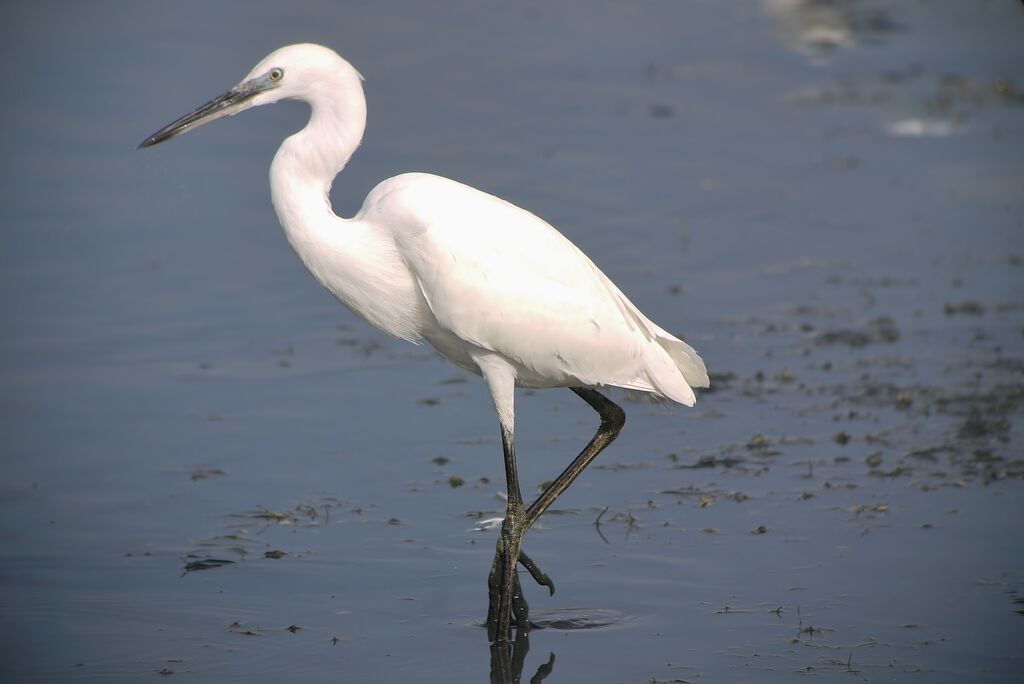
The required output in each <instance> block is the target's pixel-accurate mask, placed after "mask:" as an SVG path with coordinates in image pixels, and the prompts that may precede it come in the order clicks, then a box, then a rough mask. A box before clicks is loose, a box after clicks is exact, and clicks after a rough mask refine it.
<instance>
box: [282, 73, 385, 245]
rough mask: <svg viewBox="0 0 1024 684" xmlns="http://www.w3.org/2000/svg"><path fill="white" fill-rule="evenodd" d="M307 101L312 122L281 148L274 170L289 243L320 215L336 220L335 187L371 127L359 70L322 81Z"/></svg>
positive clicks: (306, 97)
mask: <svg viewBox="0 0 1024 684" xmlns="http://www.w3.org/2000/svg"><path fill="white" fill-rule="evenodd" d="M303 99H304V100H305V101H306V102H307V103H308V104H309V106H310V108H311V113H310V117H309V123H307V124H306V127H305V128H303V129H302V130H301V131H299V132H298V133H296V134H294V135H292V136H290V137H288V138H287V139H286V140H285V141H284V142H283V143H282V144H281V147H280V148H279V149H278V150H277V154H276V155H274V161H273V163H272V164H271V165H270V192H271V197H272V200H273V203H274V209H275V210H276V211H277V215H278V218H279V219H280V221H281V225H282V226H283V227H284V229H285V232H286V233H288V234H289V240H292V232H293V231H297V230H301V229H302V228H303V226H304V225H305V226H308V225H310V224H311V223H314V222H315V221H316V219H317V218H318V216H316V214H320V215H321V216H322V215H323V214H324V213H327V214H329V215H331V216H332V217H333V216H334V212H333V211H332V210H331V205H330V199H329V196H328V193H329V192H330V189H331V183H332V182H333V181H334V178H335V176H337V175H338V173H339V172H340V171H341V170H342V169H343V168H345V164H347V163H348V160H349V159H350V158H351V157H352V154H353V153H354V152H355V151H356V148H357V147H359V143H360V141H362V139H363V131H364V130H365V128H366V98H365V96H364V95H363V88H362V85H361V84H360V82H359V76H358V74H356V73H355V70H354V69H353V70H351V72H348V71H343V72H342V73H339V74H337V75H336V76H335V77H334V78H332V79H325V80H322V81H318V82H317V83H316V84H314V86H313V87H312V88H311V90H310V91H309V93H308V94H307V95H306V96H305V97H304V98H303ZM294 244H295V243H294V241H293V245H294Z"/></svg>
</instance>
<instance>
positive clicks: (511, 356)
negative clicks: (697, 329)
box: [383, 174, 703, 404]
mask: <svg viewBox="0 0 1024 684" xmlns="http://www.w3.org/2000/svg"><path fill="white" fill-rule="evenodd" d="M399 178H402V177H399ZM383 204H386V205H387V206H386V208H385V209H384V213H385V214H386V216H387V218H388V220H389V221H390V223H391V227H392V231H393V234H394V236H395V244H396V245H397V247H398V249H399V252H400V253H401V255H402V258H403V259H405V261H406V263H407V264H408V265H409V267H410V270H411V271H412V272H413V273H414V276H415V278H416V280H417V282H418V283H419V286H420V288H421V290H422V292H423V295H424V298H425V299H426V301H427V303H428V305H429V307H430V309H431V312H432V313H433V315H434V317H435V318H436V319H437V321H438V323H439V324H440V325H441V326H442V328H444V329H445V330H446V331H448V332H450V333H452V334H454V335H455V336H457V337H458V338H459V339H461V340H463V341H464V342H466V343H468V344H470V345H473V346H475V347H477V348H480V349H484V350H488V351H492V352H496V353H498V354H501V355H502V356H504V357H505V358H506V359H508V360H509V361H510V362H511V363H512V364H513V365H514V366H515V367H516V368H517V371H518V373H519V377H520V380H521V381H522V382H523V383H524V384H536V385H544V384H550V385H562V384H574V383H582V384H587V385H605V384H607V385H617V386H621V387H628V388H635V389H640V390H645V391H653V392H658V393H659V394H663V395H665V396H668V397H669V398H672V399H674V400H676V401H680V402H682V403H687V404H692V403H693V392H692V390H690V387H689V385H688V384H687V383H686V382H685V380H684V378H683V375H682V373H681V371H680V369H679V368H677V364H676V363H675V362H674V361H673V358H672V355H671V353H670V352H668V351H667V350H666V349H665V348H664V347H663V346H662V345H661V344H659V343H658V341H657V338H658V333H661V334H663V335H664V336H665V337H667V338H669V339H672V340H675V338H672V337H671V336H670V335H668V334H667V333H665V332H664V331H663V330H661V329H660V328H658V327H657V326H656V325H654V324H653V323H651V322H650V321H649V320H648V319H647V318H646V317H644V316H643V314H642V313H640V312H639V311H638V310H637V309H636V307H634V306H633V305H632V304H631V303H630V302H629V300H628V299H626V297H625V296H624V295H623V294H622V293H621V292H620V291H619V290H618V288H616V287H615V285H614V284H612V283H611V281H610V280H609V279H608V278H607V277H605V275H604V274H603V273H601V271H600V270H599V269H598V268H597V266H595V265H594V263H593V262H592V261H591V260H590V259H589V258H588V257H587V256H586V255H585V254H583V252H581V251H580V250H579V249H578V248H577V247H576V246H575V245H573V244H572V243H571V242H570V241H569V240H567V239H566V238H565V237H564V236H563V235H562V234H561V233H559V232H558V231H557V230H555V229H554V228H553V227H551V226H550V225H549V224H547V223H546V222H544V221H543V220H541V219H539V218H538V217H536V216H534V215H533V214H531V213H529V212H527V211H524V210H523V209H520V208H518V207H516V206H514V205H512V204H509V203H507V202H505V201H504V200H501V199H498V198H496V197H493V196H491V195H487V194H485V193H482V192H480V191H478V190H475V189H473V188H470V187H468V186H465V185H462V184H459V183H456V182H454V181H449V180H447V179H442V178H439V177H436V176H421V175H418V174H417V175H416V177H415V178H412V179H409V180H408V181H407V182H406V183H405V184H404V185H402V186H401V187H399V188H398V191H397V192H393V193H391V196H390V198H389V199H388V200H387V201H386V202H384V203H383ZM676 342H679V341H678V340H676ZM679 344H684V343H682V342H679ZM684 346H685V345H684ZM687 348H688V347H687ZM691 351H692V350H691ZM694 356H695V357H696V353H695V352H694ZM696 358H697V359H698V361H699V357H696ZM701 368H703V364H701Z"/></svg>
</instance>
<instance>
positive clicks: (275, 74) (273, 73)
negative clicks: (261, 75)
mask: <svg viewBox="0 0 1024 684" xmlns="http://www.w3.org/2000/svg"><path fill="white" fill-rule="evenodd" d="M269 76H270V80H271V81H280V80H281V79H282V78H284V69H282V68H280V67H274V68H273V69H271V70H270V74H269Z"/></svg>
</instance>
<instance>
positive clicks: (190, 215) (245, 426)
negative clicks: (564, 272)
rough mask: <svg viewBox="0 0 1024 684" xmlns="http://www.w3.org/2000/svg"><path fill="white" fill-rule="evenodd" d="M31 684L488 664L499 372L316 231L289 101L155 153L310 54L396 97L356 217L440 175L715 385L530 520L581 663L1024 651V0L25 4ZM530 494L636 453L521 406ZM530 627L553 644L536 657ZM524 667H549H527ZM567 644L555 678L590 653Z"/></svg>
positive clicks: (448, 670)
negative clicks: (664, 335) (303, 248)
mask: <svg viewBox="0 0 1024 684" xmlns="http://www.w3.org/2000/svg"><path fill="white" fill-rule="evenodd" d="M0 19H2V21H0V37H2V39H0V56H2V63H3V64H4V66H5V76H6V78H5V86H6V87H5V89H4V90H5V101H4V105H3V108H2V110H0V117H2V126H0V136H2V139H3V150H4V153H3V155H2V156H0V173H2V183H0V231H2V232H0V239H2V247H0V322H2V330H3V333H2V335H0V407H2V410H0V432H2V434H3V440H2V442H0V444H2V446H0V466H2V473H3V476H2V477H0V531H2V535H3V536H2V538H3V545H2V551H0V553H2V562H0V578H2V581H0V607H2V610H0V615H2V617H0V634H2V642H3V644H4V657H3V658H2V659H0V675H2V677H3V679H4V680H5V681H96V682H100V681H103V682H107V681H144V680H145V679H147V678H152V677H159V676H161V675H164V676H173V678H174V679H175V681H177V680H181V681H211V680H224V679H236V678H242V677H245V678H247V679H250V680H253V681H265V680H271V679H273V680H277V681H280V680H284V681H328V680H330V681H336V680H339V679H340V680H342V681H406V680H412V679H414V678H415V680H416V681H424V682H448V681H483V680H484V679H485V678H486V677H487V676H488V672H489V671H490V667H491V663H490V653H489V650H488V647H487V640H486V633H485V631H484V630H483V629H482V628H481V627H480V623H481V621H482V619H483V617H484V614H485V612H486V573H487V570H488V568H489V566H490V562H491V556H492V554H493V544H494V540H495V535H496V531H495V529H494V528H493V525H492V522H489V521H492V519H493V518H494V517H495V516H500V515H501V514H502V511H503V510H504V502H503V500H502V499H501V498H500V496H499V494H500V493H501V492H503V491H504V483H503V479H502V478H503V471H502V461H501V455H500V454H501V450H500V441H499V440H498V428H497V423H496V420H495V417H494V414H493V410H492V408H491V406H490V402H489V399H488V397H487V394H486V391H485V389H484V387H483V384H482V383H481V382H480V381H479V380H478V379H477V378H475V377H473V376H469V375H467V374H464V373H462V372H461V371H459V370H457V369H455V368H454V367H452V366H449V365H448V364H447V363H446V362H444V361H443V360H442V359H440V358H439V357H437V356H436V355H435V354H434V353H433V352H432V351H431V350H430V349H428V348H424V347H415V346H410V345H408V344H406V343H404V342H400V341H397V340H393V339H390V338H387V337H385V336H384V335H383V334H381V333H378V332H377V331H375V330H373V329H371V328H370V327H369V326H367V325H366V324H365V323H363V322H361V321H358V320H356V319H355V318H354V317H353V316H352V315H351V314H350V313H349V312H347V311H346V310H345V309H344V308H343V307H341V306H340V305H338V304H337V302H335V301H334V300H333V299H332V297H331V296H330V295H329V294H328V293H326V292H325V291H323V290H321V289H320V288H319V287H318V286H317V285H316V283H315V282H314V281H313V279H312V278H311V277H310V276H309V275H308V274H307V273H305V271H304V269H303V267H302V265H301V264H300V263H299V261H298V259H297V258H296V257H295V256H294V254H293V253H292V252H291V250H290V249H289V248H288V245H287V242H286V241H285V240H284V239H283V236H282V234H281V231H280V228H279V227H278V225H277V222H276V218H275V216H274V213H273V210H272V208H271V205H270V198H269V191H268V187H267V186H268V183H267V170H268V166H269V163H270V160H271V159H272V157H273V153H274V151H275V150H276V148H277V146H278V144H279V143H280V141H281V140H282V139H283V138H284V137H285V136H286V135H288V134H289V133H291V132H293V131H294V130H297V129H298V128H300V127H301V126H302V125H303V124H304V121H305V117H306V115H307V112H306V110H305V108H304V107H303V106H302V105H298V104H295V103H285V104H280V105H277V106H275V107H268V108H262V109H259V110H253V111H249V112H246V113H245V114H243V115H241V116H239V117H237V118H233V119H229V120H225V121H221V122H217V123H215V124H211V125H210V126H207V127H204V128H202V129H201V130H199V131H196V132H194V133H192V134H190V135H188V136H185V137H182V138H180V139H176V140H174V141H172V142H171V143H169V144H166V145H162V146H160V147H158V148H154V149H148V150H144V151H136V150H135V146H136V145H137V144H138V142H140V141H141V140H142V139H143V138H145V137H146V136H147V135H149V134H150V133H152V132H153V131H155V130H156V129H158V128H159V127H161V126H162V125H164V124H165V123H167V122H169V121H171V120H172V119H174V118H176V117H177V116H179V115H181V114H183V113H185V112H187V111H190V110H191V109H192V108H194V107H195V106H197V105H199V104H201V103H203V102H205V101H207V100H209V99H210V98H212V97H213V96H215V95H217V94H220V93H222V92H224V91H225V90H226V89H227V88H228V87H230V86H232V85H234V84H235V83H236V82H238V81H239V80H240V79H241V78H242V76H244V75H245V74H246V73H247V72H248V70H249V69H250V68H251V67H252V65H253V64H255V63H256V62H257V61H258V60H259V59H261V58H262V57H263V56H264V55H265V54H267V53H269V52H270V51H272V50H273V49H275V48H277V47H279V46H281V45H285V44H288V43H293V42H319V43H323V44H325V45H328V46H330V47H332V48H334V49H336V50H337V51H338V52H339V53H341V54H342V55H343V56H345V57H346V58H347V59H349V60H350V61H351V62H352V63H353V64H354V65H355V66H356V67H357V68H358V69H359V70H360V71H361V72H362V73H363V75H364V76H365V77H366V83H365V88H366V94H367V98H368V103H369V105H368V106H369V123H368V127H367V134H366V137H365V139H364V142H363V145H362V147H361V148H360V150H359V151H358V152H357V154H356V156H355V157H354V159H353V160H352V162H351V163H350V165H349V167H348V168H346V169H345V171H344V173H343V174H342V175H341V176H340V177H339V178H338V180H337V181H336V182H335V187H334V189H333V191H332V199H333V202H334V207H335V210H336V211H337V212H338V213H339V214H341V215H345V216H350V215H352V214H354V213H355V212H356V211H357V210H358V208H359V206H360V203H361V201H362V198H363V197H364V196H365V195H366V193H367V192H368V191H369V190H370V189H371V188H372V187H373V186H374V185H375V184H376V183H377V182H379V181H380V180H382V179H384V178H387V177H389V176H392V175H395V174H397V173H401V172H404V171H429V172H433V173H437V174H441V175H444V176H448V177H451V178H454V179H456V180H459V181H462V182H465V183H468V184H470V185H474V186H476V187H478V188H480V189H482V190H484V191H486V192H490V193H493V194H496V195H499V196H501V197H503V198H505V199H508V200H509V201H512V202H513V203H515V204H518V205H520V206H522V207H524V208H526V209H529V210H530V211H533V212H534V213H536V214H538V215H539V216H541V217H542V218H544V219H546V220H548V221H549V222H551V223H552V224H553V225H555V226H556V227H558V228H559V230H561V231H562V232H563V233H564V234H565V235H566V236H568V237H569V238H570V239H571V240H573V241H574V242H575V243H576V244H577V245H579V246H580V247H581V248H582V249H583V250H584V251H585V252H587V253H588V254H589V255H590V256H591V258H593V259H594V261H595V262H596V263H597V264H598V265H599V266H600V267H601V268H602V269H603V270H604V271H605V272H606V273H607V274H608V275H609V276H610V277H611V278H612V279H613V280H614V281H616V283H617V284H618V285H619V286H620V287H621V289H622V290H623V291H624V292H626V294H627V295H628V296H629V297H630V298H631V299H632V300H633V301H634V302H635V303H636V304H637V305H638V306H639V307H640V308H641V309H642V310H643V311H645V313H647V314H648V315H649V316H650V317H651V318H652V319H653V320H655V321H657V322H658V323H659V324H660V325H661V326H662V327H665V328H666V329H668V330H671V331H673V332H676V333H678V334H680V335H682V336H683V337H685V338H686V339H687V340H688V341H689V342H690V343H691V344H693V345H694V346H695V347H697V349H698V350H700V352H701V353H702V355H703V357H704V359H705V360H706V361H707V364H708V367H709V369H710V370H711V373H712V375H711V377H712V387H711V389H710V390H709V391H705V392H703V393H701V394H700V395H699V399H698V404H697V406H696V408H695V409H693V410H684V409H682V408H674V409H671V410H669V409H666V408H665V407H662V406H659V405H657V404H653V403H650V402H648V401H647V400H646V399H644V398H643V397H640V396H631V395H628V394H626V393H622V392H618V393H614V394H613V395H612V397H613V398H614V399H616V400H617V401H619V402H620V403H621V404H622V405H623V406H624V407H625V409H626V411H627V415H628V421H627V426H626V430H625V431H624V433H623V436H622V437H621V438H620V440H619V441H617V442H616V443H615V445H614V446H613V447H612V448H611V449H610V450H609V451H607V452H605V453H604V454H602V456H601V457H600V459H599V460H598V461H597V462H596V463H595V464H594V465H593V466H592V467H591V469H590V470H588V472H587V473H586V474H584V476H583V477H581V478H580V480H579V481H578V482H577V484H576V485H574V487H573V488H572V489H570V490H569V491H568V492H567V494H566V495H565V496H564V497H563V498H562V499H560V500H559V502H558V507H557V508H556V509H555V510H552V511H551V512H549V513H548V514H547V515H546V516H545V518H544V519H543V520H542V521H541V524H540V525H539V526H538V527H537V528H535V529H534V530H532V531H531V532H530V534H529V535H528V536H527V538H526V542H525V548H526V549H527V550H528V551H529V553H530V555H531V556H532V557H533V558H534V559H535V560H536V561H537V562H538V563H539V564H540V565H541V567H542V568H543V569H544V570H545V571H546V572H547V573H549V574H550V575H551V576H552V577H553V578H554V580H555V582H556V584H557V586H558V588H559V589H558V593H556V594H555V596H554V597H551V598H549V597H547V596H546V591H544V590H543V589H542V588H539V587H532V586H527V587H526V592H527V595H528V597H529V599H530V601H531V606H532V608H533V616H534V619H535V621H536V622H537V623H538V625H539V626H540V627H541V629H537V630H534V631H533V632H532V633H531V635H530V639H529V647H530V649H531V650H530V653H529V655H528V657H526V661H525V669H524V678H527V679H528V678H529V677H530V676H533V675H534V673H536V672H537V671H538V668H540V667H541V666H542V665H545V664H547V666H550V669H551V671H550V674H549V675H548V679H547V681H551V682H554V681H602V682H651V681H656V682H662V681H690V682H692V681H701V680H706V681H737V682H738V681H757V682H766V681H767V682H770V681H779V682H788V681H792V680H793V677H794V675H795V674H797V673H799V674H806V675H816V676H819V677H823V678H825V680H826V681H832V680H837V681H838V680H840V679H841V680H842V681H848V680H849V678H850V677H851V676H853V677H855V678H856V679H857V680H858V681H921V682H960V681H966V680H970V681H976V682H1011V681H1019V678H1020V677H1021V675H1022V673H1024V662H1022V658H1024V656H1022V654H1024V638H1022V635H1024V630H1022V629H1021V624H1022V623H1021V621H1022V620H1024V553H1022V551H1021V545H1020V543H1019V542H1020V521H1021V520H1022V519H1024V499H1022V491H1021V486H1022V482H1021V478H1022V477H1024V459H1022V457H1021V451H1020V441H1021V423H1020V418H1021V414H1022V411H1024V404H1022V401H1024V301H1022V297H1021V293H1022V292H1024V289H1022V285H1024V282H1022V280H1024V278H1022V274H1024V270H1022V269H1024V219H1022V216H1024V66H1022V65H1024V47H1022V46H1024V41H1022V40H1021V35H1022V32H1024V8H1022V5H1021V3H1019V2H1014V1H1013V0H974V1H973V2H970V3H965V2H959V1H957V0H929V1H926V0H906V1H905V2H900V3H888V2H881V1H874V0H760V1H758V0H743V1H740V2H728V3H725V2H712V1H710V0H685V1H668V0H666V1H663V2H644V3H614V2H603V1H602V2H582V1H580V0H564V1H558V2H550V3H542V2H520V3H495V2H446V3H422V2H411V1H405V2H381V3H369V2H355V1H353V2H337V1H331V2H326V1H323V2H317V1H308V2H290V3H281V2H277V3H270V2H262V1H257V2H218V3H212V4H211V3H201V2H192V1H188V0H186V1H183V2H177V3H154V2H105V3H70V2H35V3H5V4H4V5H3V7H2V8H0ZM517 412H518V420H517V427H518V428H519V430H518V435H517V440H518V450H519V452H520V469H521V475H522V479H523V482H524V486H525V487H527V488H528V490H529V492H531V493H532V492H534V491H536V490H535V485H536V484H540V483H542V482H544V481H545V480H547V479H549V478H551V477H553V476H554V475H556V474H557V473H558V472H559V471H560V470H561V468H562V467H563V466H564V465H565V464H566V463H567V462H568V461H569V460H570V459H571V458H572V456H574V455H575V453H576V452H577V451H578V449H579V448H580V447H581V446H582V445H583V444H584V443H585V442H586V440H587V439H588V438H589V437H590V435H591V434H592V432H593V429H594V416H593V413H592V411H591V410H590V409H589V408H588V407H586V406H585V405H584V404H583V403H582V402H580V401H579V400H578V399H577V398H576V397H575V396H574V395H572V393H570V392H567V391H558V390H549V391H543V392H520V393H519V397H518V406H517ZM520 648H521V649H522V647H520ZM520 653H522V650H520ZM552 654H553V655H554V660H553V661H552V660H551V655H552Z"/></svg>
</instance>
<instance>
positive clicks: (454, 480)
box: [448, 475, 466, 489]
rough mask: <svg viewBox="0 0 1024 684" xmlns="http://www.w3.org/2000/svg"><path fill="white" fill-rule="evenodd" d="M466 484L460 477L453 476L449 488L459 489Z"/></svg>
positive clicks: (449, 481)
mask: <svg viewBox="0 0 1024 684" xmlns="http://www.w3.org/2000/svg"><path fill="white" fill-rule="evenodd" d="M464 484H466V481H465V480H463V479H462V478H461V477H459V476H458V475H452V476H451V477H449V478H448V486H449V487H451V488H452V489H457V488H459V487H461V486H462V485H464Z"/></svg>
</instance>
